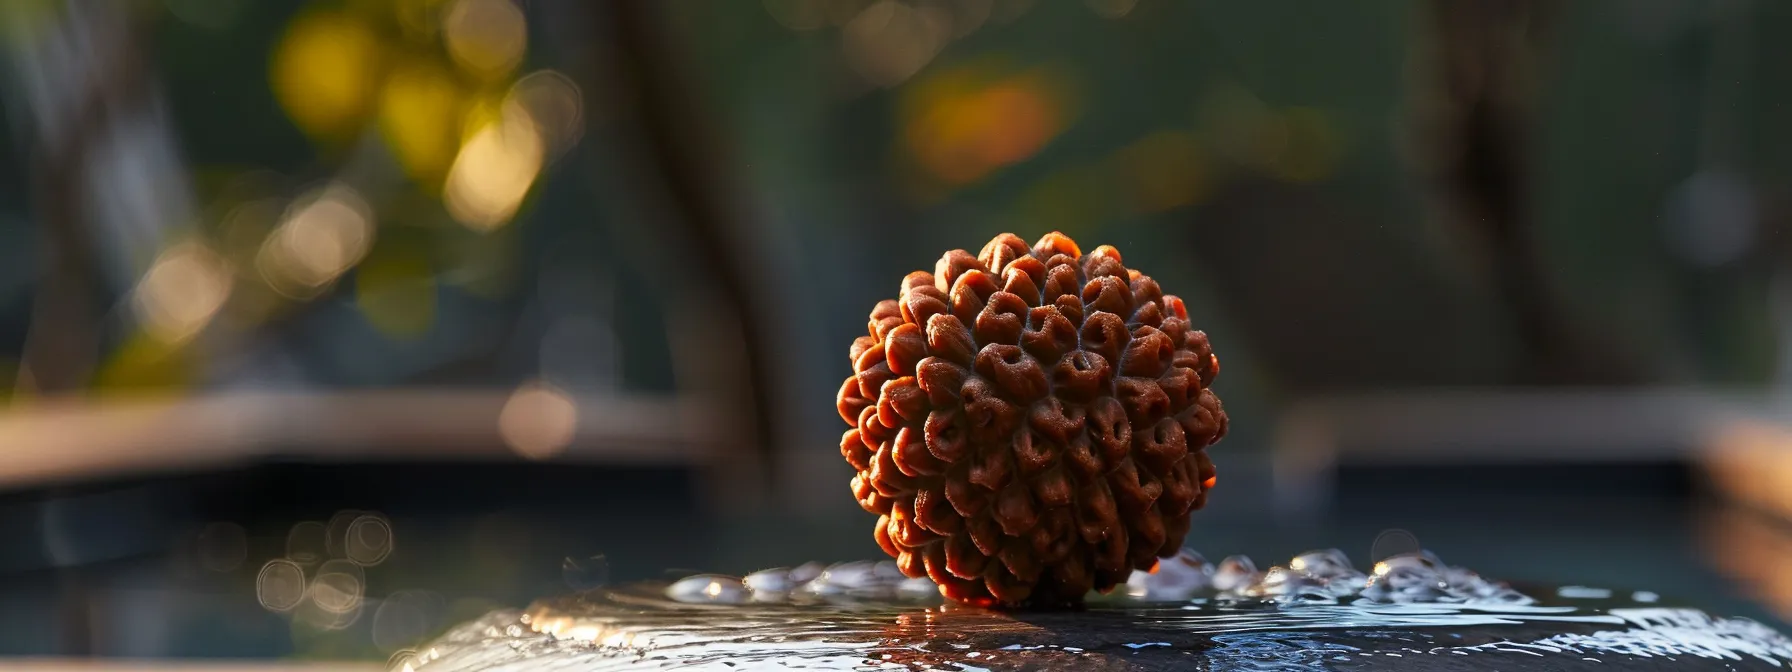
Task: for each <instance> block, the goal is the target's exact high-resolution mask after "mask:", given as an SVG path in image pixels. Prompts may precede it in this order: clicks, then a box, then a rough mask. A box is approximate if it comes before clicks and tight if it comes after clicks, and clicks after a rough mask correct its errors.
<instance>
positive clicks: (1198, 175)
mask: <svg viewBox="0 0 1792 672" xmlns="http://www.w3.org/2000/svg"><path fill="white" fill-rule="evenodd" d="M1115 159H1116V161H1117V163H1118V165H1117V166H1115V168H1116V170H1118V171H1119V172H1120V173H1121V174H1122V179H1123V180H1124V182H1125V184H1123V185H1121V186H1122V187H1123V188H1125V189H1127V190H1128V191H1130V192H1131V193H1132V196H1133V204H1134V207H1135V209H1136V210H1137V211H1139V212H1146V213H1150V212H1163V211H1166V210H1172V209H1175V208H1179V207H1182V206H1186V205H1192V204H1194V203H1197V202H1199V201H1200V200H1201V198H1202V197H1204V196H1205V195H1206V190H1207V167H1206V165H1205V162H1204V159H1203V157H1202V148H1201V143H1200V141H1199V140H1198V139H1197V138H1196V137H1195V136H1194V134H1192V133H1188V132H1186V131H1175V130H1166V131H1158V132H1155V133H1152V134H1150V135H1147V136H1145V137H1143V138H1140V139H1139V140H1138V141H1137V142H1134V143H1132V144H1131V145H1127V146H1126V147H1125V148H1123V149H1121V150H1120V151H1119V152H1118V153H1116V155H1115Z"/></svg>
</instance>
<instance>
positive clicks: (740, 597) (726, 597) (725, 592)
mask: <svg viewBox="0 0 1792 672" xmlns="http://www.w3.org/2000/svg"><path fill="white" fill-rule="evenodd" d="M666 597H669V598H671V599H673V600H676V601H679V602H687V603H691V604H741V603H743V602H746V601H747V600H748V599H749V598H750V597H751V596H750V595H749V594H748V592H747V587H746V586H745V585H743V584H742V583H741V582H740V579H738V578H735V577H732V576H726V575H722V574H698V575H696V576H689V577H685V578H683V579H679V580H678V581H676V582H673V584H672V585H670V586H667V587H666Z"/></svg>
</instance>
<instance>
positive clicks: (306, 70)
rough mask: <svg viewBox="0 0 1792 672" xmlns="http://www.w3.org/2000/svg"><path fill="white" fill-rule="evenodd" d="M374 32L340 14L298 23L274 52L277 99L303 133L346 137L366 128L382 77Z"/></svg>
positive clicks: (304, 16) (315, 14)
mask: <svg viewBox="0 0 1792 672" xmlns="http://www.w3.org/2000/svg"><path fill="white" fill-rule="evenodd" d="M380 57H381V52H380V42H379V38H378V37H377V36H376V35H375V34H374V32H373V30H372V28H370V27H368V26H367V25H366V24H364V23H362V22H361V21H359V20H358V19H357V18H356V17H354V16H352V15H350V14H346V13H339V12H313V13H308V14H302V15H300V16H299V17H297V18H295V19H293V21H292V23H291V25H289V26H288V27H287V29H286V34H285V35H284V36H283V37H282V38H281V39H280V43H279V44H278V45H277V46H276V47H275V49H274V56H273V63H272V72H271V73H270V77H271V79H272V81H273V86H274V95H275V97H276V98H278V99H279V101H280V106H281V107H283V108H285V109H286V113H287V114H288V115H290V116H291V117H292V119H293V122H294V123H296V124H298V126H299V128H300V129H301V130H304V131H305V132H306V133H309V134H311V135H313V136H325V137H334V136H343V135H347V134H349V133H351V132H353V131H354V130H355V129H356V128H357V127H358V126H360V124H361V123H362V121H363V119H364V117H365V115H366V112H367V110H368V109H369V107H370V103H371V99H372V97H373V91H374V87H375V85H376V83H377V81H378V79H379V76H380V72H379V68H380V65H379V64H380Z"/></svg>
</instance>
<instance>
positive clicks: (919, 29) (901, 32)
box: [840, 0, 952, 87]
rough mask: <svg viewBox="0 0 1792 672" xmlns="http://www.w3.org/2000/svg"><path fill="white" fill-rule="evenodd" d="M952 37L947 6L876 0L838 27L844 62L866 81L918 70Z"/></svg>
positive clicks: (890, 81) (887, 82)
mask: <svg viewBox="0 0 1792 672" xmlns="http://www.w3.org/2000/svg"><path fill="white" fill-rule="evenodd" d="M951 37H952V14H951V11H950V10H947V9H944V8H941V7H935V6H932V5H929V6H926V7H919V8H917V7H913V6H910V5H909V4H908V3H904V2H897V1H896V0H879V1H878V2H874V3H872V4H871V5H870V6H867V7H866V8H865V9H864V11H861V12H859V14H858V15H857V16H855V17H853V18H852V20H851V21H848V22H847V23H846V25H845V26H843V27H842V28H841V29H840V38H841V48H842V49H844V50H845V54H846V62H847V64H848V65H850V66H851V67H852V68H853V70H854V71H856V72H858V73H859V76H861V77H864V78H865V81H867V82H870V83H872V84H873V85H876V86H886V87H887V86H895V85H897V84H900V83H902V82H903V81H904V80H907V79H908V78H909V77H912V76H914V74H915V73H916V72H920V70H921V68H923V67H925V66H926V65H927V63H928V62H929V61H932V60H933V57H934V56H935V55H937V54H938V53H939V52H940V49H941V48H943V47H945V46H946V41H947V40H949V39H951Z"/></svg>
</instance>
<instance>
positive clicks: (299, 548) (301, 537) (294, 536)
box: [286, 520, 330, 567]
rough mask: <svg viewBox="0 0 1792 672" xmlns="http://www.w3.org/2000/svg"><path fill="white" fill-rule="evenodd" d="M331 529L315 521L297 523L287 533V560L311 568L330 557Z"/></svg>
mask: <svg viewBox="0 0 1792 672" xmlns="http://www.w3.org/2000/svg"><path fill="white" fill-rule="evenodd" d="M328 535H329V528H327V527H325V526H324V524H323V523H320V522H318V521H315V520H306V521H302V522H299V523H295V524H294V525H293V526H292V529H291V530H288V531H287V533H286V559H288V560H291V561H293V562H295V563H298V564H299V565H301V566H306V567H309V566H311V565H315V564H317V563H320V562H323V561H324V559H325V558H327V557H329V552H330V551H329V548H330V546H329V543H328V541H327V537H328Z"/></svg>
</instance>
